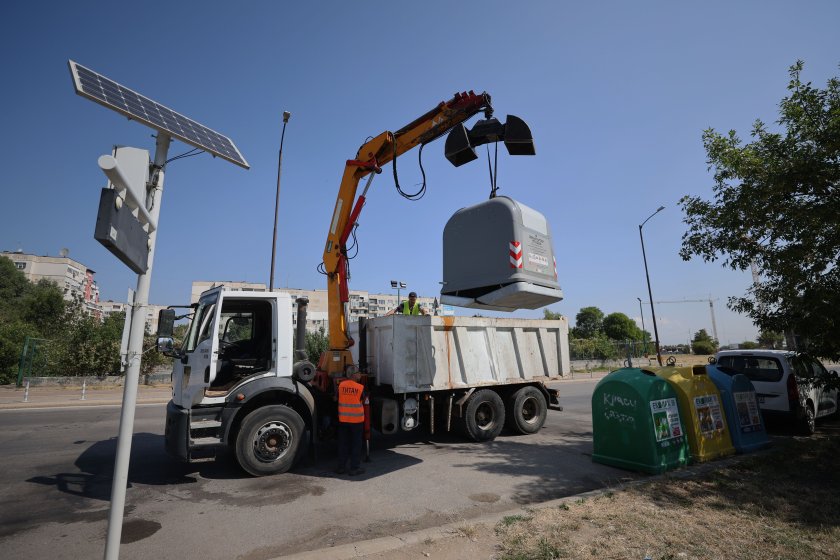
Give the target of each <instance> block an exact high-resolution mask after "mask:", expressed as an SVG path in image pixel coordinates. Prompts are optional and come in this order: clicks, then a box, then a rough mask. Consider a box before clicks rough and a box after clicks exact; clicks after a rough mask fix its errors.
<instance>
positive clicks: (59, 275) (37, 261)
mask: <svg viewBox="0 0 840 560" xmlns="http://www.w3.org/2000/svg"><path fill="white" fill-rule="evenodd" d="M0 256H3V257H6V258H7V259H9V260H11V261H12V262H13V263H15V267H16V268H17V269H18V270H20V271H21V272H23V274H24V275H25V276H26V279H27V280H29V281H30V282H33V283H36V282H39V281H40V280H49V281H50V282H53V283H55V284H56V285H58V287H59V288H61V289H62V290H63V291H64V299H66V300H67V301H72V300H74V299H78V300H79V301H81V302H82V305H84V307H85V309H87V311H88V312H89V313H91V314H93V315H97V316H98V314H99V308H98V304H99V286H97V284H96V280H94V275H95V274H96V272H95V271H94V270H92V269H90V268H88V267H87V266H85V265H83V264H82V263H80V262H78V261H75V260H73V259H71V258H69V257H67V256H66V255H62V256H59V257H50V256H41V255H30V254H27V253H24V252H22V251H14V252H11V251H2V252H0Z"/></svg>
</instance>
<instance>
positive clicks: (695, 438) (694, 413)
mask: <svg viewBox="0 0 840 560" xmlns="http://www.w3.org/2000/svg"><path fill="white" fill-rule="evenodd" d="M652 370H653V371H654V372H655V373H656V375H658V376H659V377H661V378H663V379H665V380H666V381H667V382H668V383H669V384H670V385H671V387H673V388H674V392H676V393H677V402H678V403H679V407H680V416H682V418H683V421H684V422H685V433H686V436H687V437H688V448H689V449H690V450H691V457H692V459H694V460H695V461H697V462H703V461H710V460H712V459H717V458H718V457H725V456H727V455H734V454H735V447H734V446H733V445H732V437H731V436H730V434H729V427H728V426H727V425H726V415H725V414H724V410H723V402H722V401H721V397H720V391H718V388H717V386H716V385H715V384H714V382H713V381H712V380H711V379H709V376H708V375H706V367H705V366H689V367H670V366H669V367H660V368H652Z"/></svg>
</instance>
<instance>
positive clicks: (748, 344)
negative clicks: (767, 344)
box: [738, 340, 761, 350]
mask: <svg viewBox="0 0 840 560" xmlns="http://www.w3.org/2000/svg"><path fill="white" fill-rule="evenodd" d="M738 347H739V348H741V350H754V349H756V348H760V347H761V346H760V345H759V344H758V342H756V341H754V340H745V341H744V342H742V343H741V344H739V345H738Z"/></svg>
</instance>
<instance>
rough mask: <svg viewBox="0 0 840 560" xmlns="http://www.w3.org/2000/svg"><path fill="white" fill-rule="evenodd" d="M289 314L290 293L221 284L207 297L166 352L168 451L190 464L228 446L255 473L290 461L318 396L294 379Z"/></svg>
mask: <svg viewBox="0 0 840 560" xmlns="http://www.w3.org/2000/svg"><path fill="white" fill-rule="evenodd" d="M291 316H292V302H291V297H290V296H289V295H288V294H283V293H265V292H243V291H233V290H226V289H224V288H223V287H219V288H214V289H211V290H208V291H206V292H204V293H203V294H202V295H201V297H200V299H199V301H198V304H197V305H195V306H194V312H193V316H192V321H191V322H190V325H189V329H188V330H187V335H186V337H185V339H184V341H183V342H182V344H181V347H180V348H179V349H173V350H171V351H170V352H168V353H169V354H170V355H172V357H173V358H174V366H173V371H172V400H171V401H170V402H169V405H168V406H167V419H166V447H167V451H169V453H170V454H172V455H174V456H175V457H177V458H179V459H181V460H185V461H191V460H196V459H201V458H205V457H207V456H212V455H215V453H216V452H217V451H218V450H219V448H221V447H225V446H229V447H231V448H232V449H233V450H234V452H235V454H236V457H237V460H238V462H239V464H240V465H241V466H242V467H243V468H244V469H245V470H246V471H248V472H249V473H251V474H254V475H262V474H272V473H275V472H284V471H285V470H288V469H289V468H290V467H291V466H292V464H293V463H294V460H295V456H296V454H297V450H298V448H299V444H300V442H301V440H302V438H303V437H304V434H305V432H306V430H307V428H308V427H309V428H311V426H312V425H313V418H314V416H315V399H314V397H313V396H312V393H311V392H310V391H309V389H308V388H307V386H306V385H305V384H304V383H301V382H300V381H299V380H296V379H293V372H294V371H295V368H294V365H295V363H294V362H295V360H294V347H293V338H292V320H291ZM298 363H299V364H301V363H305V364H308V362H305V360H299V361H298ZM309 366H311V364H309ZM310 369H314V366H312V367H311V368H310ZM311 434H312V430H311V429H310V437H311Z"/></svg>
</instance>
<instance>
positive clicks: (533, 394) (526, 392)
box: [505, 386, 548, 434]
mask: <svg viewBox="0 0 840 560" xmlns="http://www.w3.org/2000/svg"><path fill="white" fill-rule="evenodd" d="M547 410H548V408H547V407H546V404H545V397H544V396H543V394H542V392H540V390H539V389H537V388H536V387H531V386H528V387H522V388H521V389H519V390H518V391H516V392H515V393H514V394H512V395H511V396H510V397H509V398H508V407H507V410H506V411H505V416H507V426H508V428H509V429H511V430H513V431H515V432H517V433H520V434H533V433H536V432H538V431H539V430H540V428H542V427H543V424H545V416H546V412H547Z"/></svg>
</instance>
